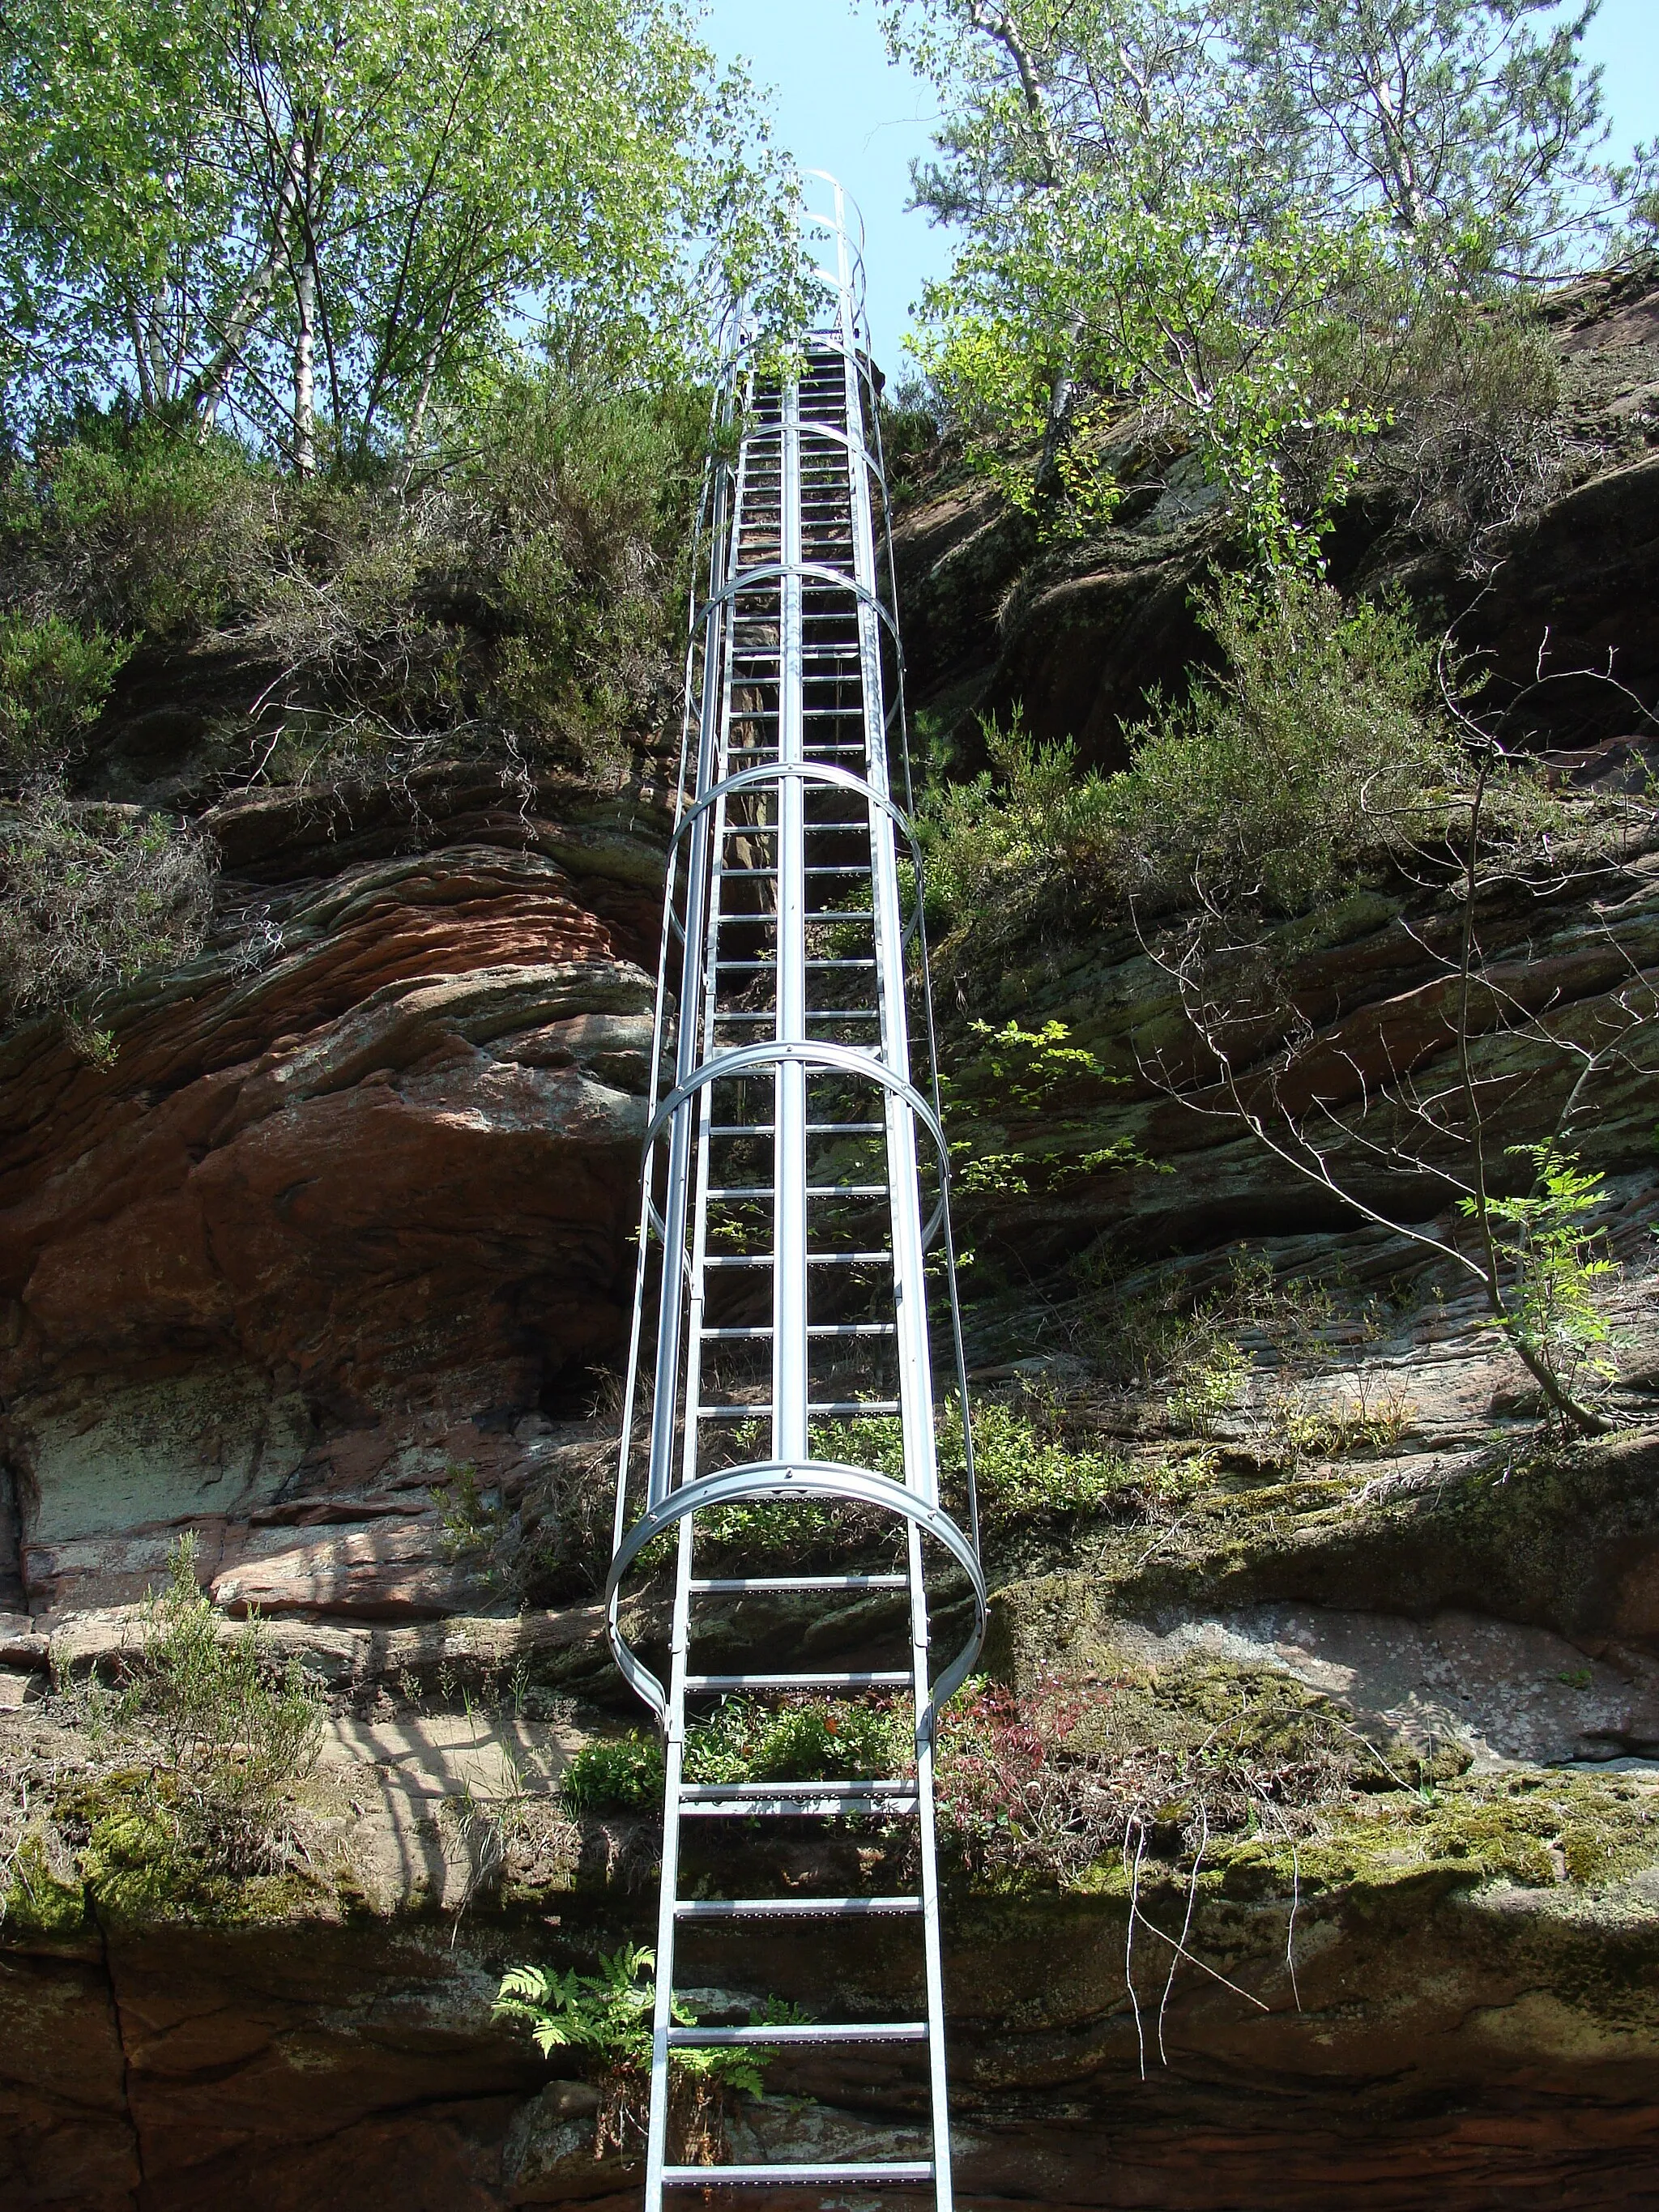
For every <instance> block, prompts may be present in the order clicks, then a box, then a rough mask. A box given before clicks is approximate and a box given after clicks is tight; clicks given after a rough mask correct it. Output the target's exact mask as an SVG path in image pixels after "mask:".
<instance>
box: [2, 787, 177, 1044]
mask: <svg viewBox="0 0 1659 2212" xmlns="http://www.w3.org/2000/svg"><path fill="white" fill-rule="evenodd" d="M216 874H217V860H216V855H215V851H214V848H213V847H212V845H211V844H210V842H208V840H207V839H205V838H204V837H201V836H197V835H196V834H194V833H193V832H191V830H188V829H184V828H182V827H181V826H180V825H179V824H178V823H175V822H173V821H172V820H170V819H169V818H168V817H167V816H165V815H160V814H145V813H143V812H142V811H140V810H139V809H137V808H136V807H125V806H106V805H82V804H77V803H76V802H75V801H73V800H71V799H68V798H66V797H65V796H64V793H63V791H62V790H61V789H60V788H59V787H56V786H52V785H37V786H35V787H32V788H31V789H30V790H28V791H27V792H26V793H24V795H23V797H22V799H21V800H20V801H19V802H18V804H17V805H15V806H13V807H11V808H9V809H7V810H5V811H3V812H0V1016H3V1018H5V1019H7V1020H9V1021H17V1020H20V1019H22V1018H25V1017H27V1016H28V1015H31V1014H40V1013H45V1012H53V1011H58V1012H65V1011H73V1010H76V1009H77V1008H84V1006H86V1004H87V1003H88V1001H89V1000H94V999H95V997H96V996H97V994H99V993H100V992H103V991H106V990H108V989H111V988H113V987H118V986H120V985H122V984H125V983H129V982H131V981H132V980H133V978H134V977H135V976H137V975H139V974H141V973H142V972H143V970H144V969H150V968H157V967H171V966H175V965H177V964H178V963H180V962H182V961H185V960H187V959H189V958H190V957H191V956H192V955H193V954H194V953H195V952H196V951H198V950H199V948H200V946H201V945H202V942H203V939H204V937H205V935H206V933H207V926H208V922H209V920H210V916H211V914H212V909H213V888H214V883H215V880H216Z"/></svg>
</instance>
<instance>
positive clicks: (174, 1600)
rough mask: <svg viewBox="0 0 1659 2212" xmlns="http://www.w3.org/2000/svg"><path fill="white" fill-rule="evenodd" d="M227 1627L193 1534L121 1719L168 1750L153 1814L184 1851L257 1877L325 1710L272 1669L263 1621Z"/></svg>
mask: <svg viewBox="0 0 1659 2212" xmlns="http://www.w3.org/2000/svg"><path fill="white" fill-rule="evenodd" d="M223 1628H224V1623H223V1622H222V1620H221V1618H220V1615H219V1614H218V1613H217V1612H216V1610H215V1608H214V1607H213V1605H212V1604H211V1603H210V1601H209V1600H208V1599H207V1598H206V1597H205V1596H204V1595H203V1593H202V1591H201V1589H200V1588H199V1587H198V1585H197V1576H196V1539H195V1537H194V1535H193V1534H185V1535H183V1536H180V1537H179V1541H178V1542H177V1543H176V1544H175V1545H174V1546H173V1548H172V1550H171V1552H170V1553H169V1554H168V1557H167V1581H166V1583H164V1584H163V1585H162V1586H161V1589H156V1590H153V1591H152V1592H151V1594H150V1596H149V1601H148V1603H147V1604H146V1606H145V1608H144V1618H143V1650H142V1652H141V1654H140V1656H139V1659H138V1662H137V1667H136V1668H135V1669H134V1672H133V1675H132V1679H131V1681H130V1682H129V1683H128V1684H127V1685H126V1686H125V1689H124V1691H123V1692H122V1694H121V1697H120V1699H119V1701H118V1705H117V1708H116V1712H115V1716H114V1717H115V1724H116V1728H117V1729H118V1732H120V1733H122V1734H125V1735H133V1736H137V1737H142V1738H146V1739H149V1741H152V1742H153V1743H155V1745H156V1746H157V1747H159V1748H160V1750H161V1754H162V1759H161V1763H160V1765H158V1766H157V1768H156V1770H155V1773H154V1775H153V1776H152V1778H151V1788H150V1790H149V1796H150V1798H151V1800H152V1801H153V1802H152V1804H151V1808H150V1810H151V1813H152V1815H153V1817H154V1818H155V1820H157V1821H158V1822H159V1824H160V1826H161V1827H162V1828H163V1829H164V1830H165V1831H166V1832H168V1833H169V1834H170V1836H171V1838H172V1841H173V1844H174V1845H175V1847H176V1848H177V1850H179V1851H180V1852H181V1853H187V1854H191V1855H198V1856H199V1857H201V1858H202V1859H203V1860H204V1862H205V1863H208V1864H209V1865H210V1866H211V1867H212V1868H214V1869H216V1870H218V1871H221V1872H224V1873H228V1874H241V1873H252V1872H258V1871H259V1870H261V1869H264V1868H265V1867H267V1866H268V1865H269V1864H270V1863H271V1861H272V1859H273V1857H277V1856H280V1854H279V1852H278V1850H277V1843H278V1834H277V1832H278V1828H279V1826H280V1821H281V1807H282V1804H283V1798H284V1796H285V1795H286V1793H287V1791H288V1790H289V1786H290V1785H291V1784H293V1783H294V1782H295V1780H297V1779H298V1778H299V1777H300V1776H301V1775H302V1774H303V1773H305V1772H306V1771H307V1768H308V1767H309V1766H310V1765H311V1763H312V1761H313V1759H314V1758H315V1756H316V1752H317V1744H318V1739H319V1735H320V1733H321V1729H322V1712H321V1708H320V1707H319V1705H318V1702H317V1700H316V1699H315V1698H314V1697H313V1695H312V1693H311V1692H310V1691H309V1690H308V1689H307V1686H306V1684H305V1680H304V1678H303V1676H302V1674H301V1671H300V1668H298V1666H297V1665H295V1664H290V1665H289V1667H288V1668H286V1669H285V1670H284V1671H283V1672H281V1673H278V1672H277V1671H276V1669H275V1668H274V1667H273V1666H272V1665H271V1663H270V1661H269V1659H268V1658H267V1657H266V1656H265V1653H264V1649H263V1648H262V1639H261V1637H260V1632H259V1624H258V1620H257V1619H256V1618H254V1617H252V1616H251V1617H250V1618H249V1619H248V1620H246V1621H245V1622H244V1623H243V1624H242V1625H241V1626H240V1627H239V1628H238V1629H236V1630H234V1632H232V1633H231V1634H229V1635H226V1634H224V1633H223Z"/></svg>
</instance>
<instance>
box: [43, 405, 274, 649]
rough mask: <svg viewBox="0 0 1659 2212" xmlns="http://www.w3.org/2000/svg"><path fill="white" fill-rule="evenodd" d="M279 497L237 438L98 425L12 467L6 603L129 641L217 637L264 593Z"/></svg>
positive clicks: (82, 427) (98, 420) (102, 421)
mask: <svg viewBox="0 0 1659 2212" xmlns="http://www.w3.org/2000/svg"><path fill="white" fill-rule="evenodd" d="M272 498H273V495H272V487H271V481H270V476H269V473H268V471H265V470H264V469H262V468H260V467H259V466H258V465H257V464H256V463H255V462H253V461H252V459H250V458H249V456H248V455H247V453H246V452H245V451H244V449H243V448H242V447H240V445H238V444H237V443H236V441H234V439H231V438H227V437H211V438H209V439H207V440H205V441H204V440H203V439H201V438H200V437H198V436H197V435H194V434H193V433H187V432H184V431H176V430H171V429H167V428H161V427H160V426H154V425H152V426H147V427H145V428H142V429H137V430H131V431H129V430H127V429H125V427H124V426H122V425H121V424H119V423H118V422H114V421H113V420H112V419H109V418H105V417H88V418H87V419H86V420H84V421H82V422H80V423H78V424H76V426H75V427H74V431H73V434H72V435H66V436H64V438H63V439H62V440H61V441H58V442H56V443H52V444H50V445H46V446H43V447H42V448H41V450H40V453H39V454H38V455H37V457H36V459H34V460H33V463H32V464H30V465H27V466H18V467H15V468H14V470H13V471H12V472H11V476H10V478H9V481H8V483H7V485H6V487H5V495H4V497H3V501H0V593H3V596H5V597H6V598H9V599H13V600H14V601H22V602H25V603H27V604H28V605H31V606H32V607H34V608H36V609H37V610H39V611H55V612H57V613H59V614H61V615H64V616H66V617H69V618H70V619H71V620H74V621H76V622H78V623H100V624H103V625H106V627H107V628H109V629H112V630H116V631H119V632H121V633H122V634H123V635H128V636H131V635H138V634H141V633H142V634H143V635H148V636H151V637H157V638H170V637H181V636H188V635H195V634H197V633H199V632H201V631H204V630H207V629H213V628H214V627H215V626H216V625H217V624H218V623H221V622H222V621H224V620H225V619H226V618H227V617H228V616H230V615H232V614H234V613H236V612H239V611H246V609H247V608H248V607H249V606H250V605H252V603H253V601H254V600H255V599H256V598H257V596H258V591H259V588H260V583H261V580H262V577H263V575H264V572H265V568H266V565H267V561H268V555H267V552H266V540H267V538H268V537H269V534H270V529H271V526H272V522H273V519H274V518H273V506H272Z"/></svg>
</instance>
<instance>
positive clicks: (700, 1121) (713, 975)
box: [676, 446, 753, 1603]
mask: <svg viewBox="0 0 1659 2212" xmlns="http://www.w3.org/2000/svg"><path fill="white" fill-rule="evenodd" d="M742 459H743V474H742V477H741V480H740V482H739V485H738V493H737V496H736V498H735V500H734V502H733V510H732V537H731V552H730V557H729V560H728V563H727V566H728V569H729V570H730V571H731V572H732V573H740V572H739V571H738V568H737V564H738V562H739V561H740V560H741V558H742V549H743V536H744V529H745V527H746V526H747V523H748V506H749V499H750V494H751V493H752V490H753V485H752V483H751V481H750V475H749V471H748V466H747V462H748V448H747V447H746V446H745V447H744V453H743V456H742ZM741 607H742V601H741V599H738V598H737V597H733V598H732V599H729V600H727V602H726V634H725V639H724V648H725V649H724V654H723V659H722V668H721V677H720V694H719V700H718V704H717V708H716V710H715V711H716V713H717V716H718V731H717V736H716V739H715V748H714V763H713V765H712V768H711V770H710V774H711V775H712V778H713V781H712V782H711V783H710V784H709V785H708V786H707V787H705V792H707V791H708V790H718V789H719V788H720V785H721V784H722V783H724V782H725V781H726V776H727V774H728V773H729V769H730V765H731V754H732V713H733V708H734V698H735V694H736V690H737V680H736V660H737V653H738V635H737V634H738V623H739V621H740V620H741V618H742V617H741V613H740V610H741ZM713 813H714V823H713V829H712V836H711V846H710V860H709V886H708V914H707V917H706V921H705V929H706V956H705V963H704V970H703V987H702V988H703V1003H702V1048H701V1053H700V1064H701V1065H702V1066H707V1065H708V1062H709V1060H712V1059H713V1058H714V1054H715V1053H716V1052H717V1050H718V1049H719V1040H718V1036H717V1034H716V1016H717V1015H718V1013H719V1011H720V976H719V956H720V921H721V908H722V890H723V881H724V856H725V852H726V834H727V830H728V827H729V822H728V813H727V800H726V797H725V796H722V797H720V799H716V800H715V802H714V810H713ZM714 1089H715V1086H714V1085H713V1084H712V1083H711V1084H704V1085H702V1088H701V1090H700V1091H698V1094H697V1102H696V1104H697V1141H696V1190H695V1194H694V1196H693V1200H692V1216H691V1218H692V1241H691V1253H690V1266H689V1269H688V1297H687V1312H686V1320H687V1334H686V1345H685V1372H684V1386H683V1392H682V1404H683V1407H684V1425H683V1434H682V1442H681V1455H680V1476H679V1480H680V1481H681V1482H682V1483H686V1482H694V1481H696V1477H697V1473H698V1468H699V1464H700V1460H701V1454H702V1430H701V1425H700V1424H699V1422H698V1419H697V1408H698V1407H699V1406H700V1405H701V1404H702V1367H703V1359H702V1348H703V1315H704V1310H705V1303H706V1295H707V1285H708V1265H707V1262H708V1189H709V1181H710V1176H711V1174H712V1170H713V1164H714V1146H713V1142H712V1140H711V1139H710V1136H709V1132H710V1130H711V1129H712V1127H714ZM677 1556H678V1555H677ZM680 1571H682V1572H687V1573H689V1571H690V1551H689V1549H688V1551H687V1552H686V1553H685V1557H684V1562H683V1563H682V1566H681V1570H680ZM676 1602H677V1603H678V1594H677V1599H676Z"/></svg>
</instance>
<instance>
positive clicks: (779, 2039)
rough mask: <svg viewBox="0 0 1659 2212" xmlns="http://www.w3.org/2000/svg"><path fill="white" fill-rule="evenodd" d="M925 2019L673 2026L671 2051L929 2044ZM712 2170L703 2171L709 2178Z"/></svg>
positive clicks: (670, 2037)
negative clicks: (718, 2045)
mask: <svg viewBox="0 0 1659 2212" xmlns="http://www.w3.org/2000/svg"><path fill="white" fill-rule="evenodd" d="M926 2042H927V2021H925V2020H881V2021H876V2020H872V2021H865V2022H863V2023H862V2024H860V2022H858V2021H811V2022H808V2023H805V2024H801V2025H797V2024H796V2023H795V2022H794V2021H789V2022H788V2023H787V2024H786V2023H783V2022H780V2023H779V2025H778V2026H777V2027H671V2028H670V2029H669V2031H668V2047H669V2049H670V2050H671V2051H696V2050H699V2049H701V2048H702V2046H704V2045H708V2044H712V2043H926ZM708 2171H709V2169H708V2167H707V2166H704V2167H702V2172H703V2174H704V2175H705V2176H707V2174H708Z"/></svg>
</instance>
